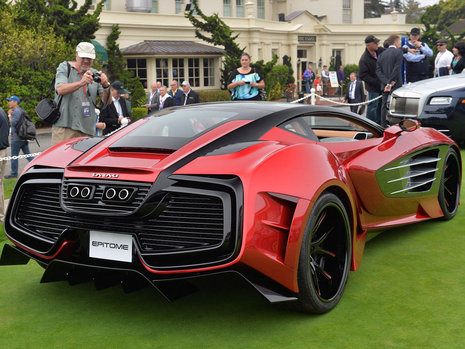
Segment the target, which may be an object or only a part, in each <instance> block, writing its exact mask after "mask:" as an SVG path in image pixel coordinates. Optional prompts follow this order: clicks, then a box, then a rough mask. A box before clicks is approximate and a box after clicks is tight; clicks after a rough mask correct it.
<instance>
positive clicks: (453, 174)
mask: <svg viewBox="0 0 465 349" xmlns="http://www.w3.org/2000/svg"><path fill="white" fill-rule="evenodd" d="M460 180H461V170H460V161H459V157H458V155H457V152H456V151H455V150H454V149H453V148H450V149H449V150H448V151H447V154H446V157H445V160H444V167H443V169H442V176H441V184H440V185H439V195H438V199H439V205H440V206H441V210H442V212H443V213H444V216H443V219H444V220H449V219H452V218H454V216H455V215H456V214H457V209H458V206H459V201H460Z"/></svg>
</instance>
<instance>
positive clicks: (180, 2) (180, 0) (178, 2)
mask: <svg viewBox="0 0 465 349" xmlns="http://www.w3.org/2000/svg"><path fill="white" fill-rule="evenodd" d="M174 4H175V10H174V13H176V14H178V13H181V12H182V10H183V9H182V6H183V5H184V0H175V3H174Z"/></svg>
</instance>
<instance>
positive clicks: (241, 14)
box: [236, 0, 244, 17]
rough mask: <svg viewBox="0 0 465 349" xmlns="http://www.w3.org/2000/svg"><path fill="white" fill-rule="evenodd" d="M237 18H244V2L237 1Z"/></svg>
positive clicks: (241, 0) (242, 0)
mask: <svg viewBox="0 0 465 349" xmlns="http://www.w3.org/2000/svg"><path fill="white" fill-rule="evenodd" d="M236 17H244V0H236Z"/></svg>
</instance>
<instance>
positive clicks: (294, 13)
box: [285, 10, 326, 21]
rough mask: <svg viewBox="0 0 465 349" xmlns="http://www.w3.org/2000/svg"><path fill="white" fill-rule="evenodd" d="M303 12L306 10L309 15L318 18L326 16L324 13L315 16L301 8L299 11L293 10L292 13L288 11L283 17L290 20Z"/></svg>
mask: <svg viewBox="0 0 465 349" xmlns="http://www.w3.org/2000/svg"><path fill="white" fill-rule="evenodd" d="M305 12H307V13H308V14H309V15H310V16H312V17H315V18H316V19H318V20H321V19H322V18H325V17H326V16H325V15H324V16H315V15H313V14H311V13H310V12H308V11H307V10H301V11H294V12H292V13H289V14H288V15H287V16H286V17H285V20H286V21H292V20H293V19H295V18H297V17H299V16H300V15H302V14H304V13H305Z"/></svg>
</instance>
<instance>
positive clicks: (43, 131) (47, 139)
mask: <svg viewBox="0 0 465 349" xmlns="http://www.w3.org/2000/svg"><path fill="white" fill-rule="evenodd" d="M37 140H38V141H39V144H40V146H38V145H37V142H36V141H31V142H29V150H30V151H31V153H39V152H42V151H44V150H45V149H47V148H49V147H50V145H51V144H52V128H51V127H46V128H40V129H37ZM19 154H20V155H22V154H23V153H22V152H20V153H19ZM7 156H11V148H8V154H7ZM27 164H28V161H27V159H18V174H21V172H22V171H23V169H24V167H26V165H27ZM10 171H11V161H7V162H6V166H5V174H10ZM8 202H9V200H8V199H6V200H5V211H6V208H7V207H8Z"/></svg>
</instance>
